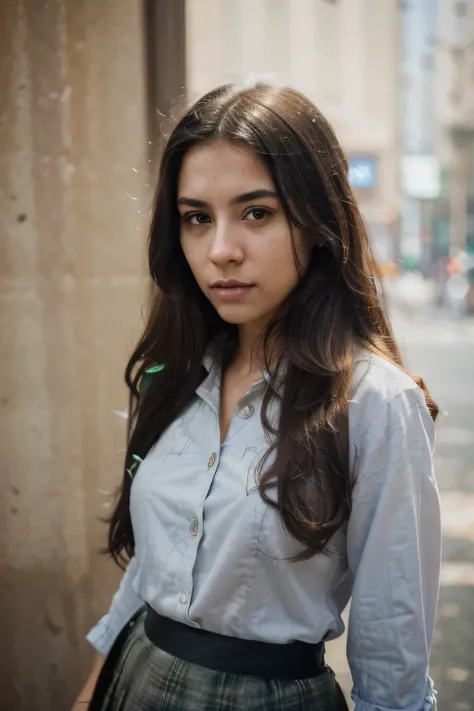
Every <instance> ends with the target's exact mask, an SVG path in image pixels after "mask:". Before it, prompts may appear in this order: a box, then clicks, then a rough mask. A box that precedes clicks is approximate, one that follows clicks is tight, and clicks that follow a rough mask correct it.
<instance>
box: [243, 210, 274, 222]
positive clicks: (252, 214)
mask: <svg viewBox="0 0 474 711" xmlns="http://www.w3.org/2000/svg"><path fill="white" fill-rule="evenodd" d="M269 214H270V210H265V208H263V207H253V208H252V209H251V210H249V211H248V212H247V214H246V215H245V218H244V219H246V220H250V221H252V222H254V221H256V220H259V221H260V220H264V219H265V217H267V216H268V215H269Z"/></svg>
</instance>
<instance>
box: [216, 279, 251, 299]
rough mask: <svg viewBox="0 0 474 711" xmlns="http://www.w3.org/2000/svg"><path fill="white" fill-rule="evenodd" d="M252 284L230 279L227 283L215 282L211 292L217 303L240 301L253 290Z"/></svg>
mask: <svg viewBox="0 0 474 711" xmlns="http://www.w3.org/2000/svg"><path fill="white" fill-rule="evenodd" d="M253 286H254V285H253V284H246V283H245V282H242V281H236V280H235V279H230V280H229V281H216V282H215V283H214V284H213V285H212V287H211V288H212V291H213V293H214V294H215V296H216V297H217V299H218V300H219V301H241V300H242V299H244V298H245V297H246V296H247V294H248V293H249V292H250V291H251V290H252V289H253Z"/></svg>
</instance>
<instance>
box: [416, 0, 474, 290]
mask: <svg viewBox="0 0 474 711" xmlns="http://www.w3.org/2000/svg"><path fill="white" fill-rule="evenodd" d="M402 16H403V22H402V27H403V64H402V87H403V89H402V96H403V127H404V130H403V153H404V157H403V162H402V168H403V177H404V180H403V189H404V203H403V207H404V209H403V230H402V251H403V253H404V257H405V260H406V261H407V263H408V264H409V265H410V264H416V265H417V266H420V267H421V269H422V271H423V272H424V273H425V275H426V276H434V277H437V278H441V279H443V270H442V267H443V264H445V263H446V260H448V258H450V257H451V258H452V257H458V256H462V255H465V254H466V253H468V252H469V251H473V250H474V2H473V1H472V0H405V1H404V2H403V3H402Z"/></svg>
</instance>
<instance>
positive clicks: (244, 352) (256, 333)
mask: <svg viewBox="0 0 474 711" xmlns="http://www.w3.org/2000/svg"><path fill="white" fill-rule="evenodd" d="M261 337H262V326H261V325H260V324H244V325H242V326H239V347H238V350H237V353H236V355H235V358H234V365H235V366H236V367H237V368H238V369H239V370H240V369H242V370H243V371H245V372H248V373H255V372H261V370H262V369H263V363H264V358H263V349H262V343H261Z"/></svg>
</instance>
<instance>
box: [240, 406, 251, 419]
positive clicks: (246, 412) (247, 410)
mask: <svg viewBox="0 0 474 711" xmlns="http://www.w3.org/2000/svg"><path fill="white" fill-rule="evenodd" d="M253 413H254V408H253V406H252V405H245V407H243V408H242V409H241V410H240V412H239V415H240V417H242V418H243V419H244V420H248V419H249V417H252V415H253Z"/></svg>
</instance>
